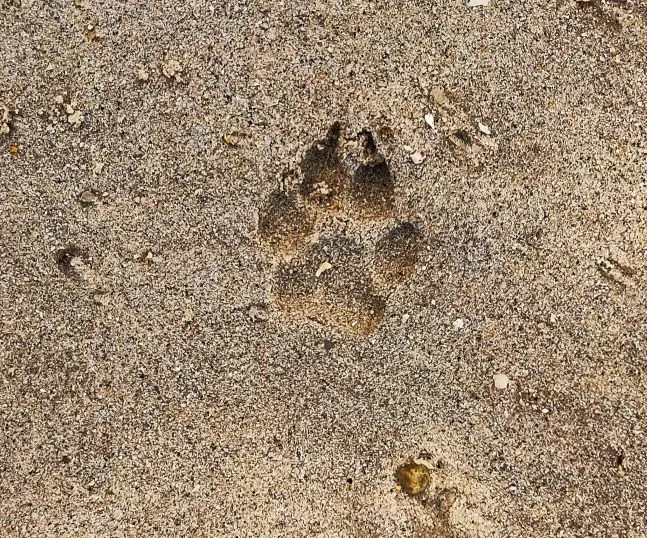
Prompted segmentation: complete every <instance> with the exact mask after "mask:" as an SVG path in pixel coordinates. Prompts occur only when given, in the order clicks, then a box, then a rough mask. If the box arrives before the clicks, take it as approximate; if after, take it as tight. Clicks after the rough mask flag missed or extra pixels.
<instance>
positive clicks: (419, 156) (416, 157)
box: [411, 149, 427, 164]
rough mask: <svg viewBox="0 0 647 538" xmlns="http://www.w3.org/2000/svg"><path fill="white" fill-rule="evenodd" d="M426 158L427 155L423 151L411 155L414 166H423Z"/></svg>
mask: <svg viewBox="0 0 647 538" xmlns="http://www.w3.org/2000/svg"><path fill="white" fill-rule="evenodd" d="M426 158H427V156H426V155H425V151H424V150H423V149H419V150H417V151H414V152H413V153H412V154H411V160H412V161H413V164H422V163H423V162H424V160H425V159H426Z"/></svg>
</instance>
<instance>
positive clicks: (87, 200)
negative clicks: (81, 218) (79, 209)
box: [79, 189, 99, 204]
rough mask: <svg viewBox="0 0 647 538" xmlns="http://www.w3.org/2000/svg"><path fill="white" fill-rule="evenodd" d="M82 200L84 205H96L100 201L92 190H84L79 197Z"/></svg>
mask: <svg viewBox="0 0 647 538" xmlns="http://www.w3.org/2000/svg"><path fill="white" fill-rule="evenodd" d="M79 198H80V200H81V202H82V203H84V204H96V203H97V202H98V201H99V197H98V196H97V195H96V194H95V192H94V191H93V190H92V189H86V190H84V191H83V192H82V193H81V195H80V196H79Z"/></svg>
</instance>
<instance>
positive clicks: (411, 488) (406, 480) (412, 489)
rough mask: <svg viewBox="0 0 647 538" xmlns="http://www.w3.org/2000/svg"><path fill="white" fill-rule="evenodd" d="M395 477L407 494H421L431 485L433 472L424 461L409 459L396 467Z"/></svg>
mask: <svg viewBox="0 0 647 538" xmlns="http://www.w3.org/2000/svg"><path fill="white" fill-rule="evenodd" d="M395 478H396V480H397V481H398V485H399V486H400V487H401V488H402V491H404V492H405V493H406V494H408V495H420V494H421V493H422V492H424V491H425V490H426V489H427V488H428V487H429V483H430V482H431V472H430V470H429V467H427V466H426V465H424V464H423V463H415V462H413V461H409V462H407V463H405V464H404V465H400V467H398V468H397V469H396V471H395Z"/></svg>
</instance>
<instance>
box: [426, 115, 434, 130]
mask: <svg viewBox="0 0 647 538" xmlns="http://www.w3.org/2000/svg"><path fill="white" fill-rule="evenodd" d="M425 121H426V122H427V125H429V127H431V128H432V129H434V128H435V127H436V120H435V119H434V115H433V114H432V113H431V112H430V113H429V114H425Z"/></svg>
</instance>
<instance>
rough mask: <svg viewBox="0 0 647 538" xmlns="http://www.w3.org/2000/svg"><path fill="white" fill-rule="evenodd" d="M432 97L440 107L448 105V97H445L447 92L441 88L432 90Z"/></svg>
mask: <svg viewBox="0 0 647 538" xmlns="http://www.w3.org/2000/svg"><path fill="white" fill-rule="evenodd" d="M431 96H432V97H433V99H434V101H435V103H436V104H437V105H438V106H443V105H444V104H446V103H447V96H446V95H445V90H443V89H442V88H440V87H439V86H436V87H435V88H432V90H431Z"/></svg>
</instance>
